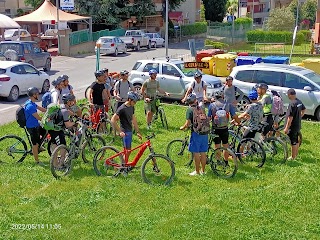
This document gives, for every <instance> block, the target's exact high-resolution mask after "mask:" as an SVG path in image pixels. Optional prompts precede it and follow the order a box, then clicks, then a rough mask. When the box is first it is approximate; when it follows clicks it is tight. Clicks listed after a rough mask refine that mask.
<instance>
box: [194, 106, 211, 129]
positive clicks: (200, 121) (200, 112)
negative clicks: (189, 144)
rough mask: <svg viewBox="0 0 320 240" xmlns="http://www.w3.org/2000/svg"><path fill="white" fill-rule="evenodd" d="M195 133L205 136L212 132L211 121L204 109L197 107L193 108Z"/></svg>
mask: <svg viewBox="0 0 320 240" xmlns="http://www.w3.org/2000/svg"><path fill="white" fill-rule="evenodd" d="M192 126H193V131H194V132H196V133H198V134H200V135H205V134H208V133H209V131H210V119H209V117H207V115H206V113H205V111H204V109H203V108H201V107H199V106H196V107H193V121H192Z"/></svg>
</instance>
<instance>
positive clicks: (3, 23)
mask: <svg viewBox="0 0 320 240" xmlns="http://www.w3.org/2000/svg"><path fill="white" fill-rule="evenodd" d="M0 28H20V25H19V24H18V23H17V22H15V20H13V19H12V18H10V17H8V16H6V15H3V14H0Z"/></svg>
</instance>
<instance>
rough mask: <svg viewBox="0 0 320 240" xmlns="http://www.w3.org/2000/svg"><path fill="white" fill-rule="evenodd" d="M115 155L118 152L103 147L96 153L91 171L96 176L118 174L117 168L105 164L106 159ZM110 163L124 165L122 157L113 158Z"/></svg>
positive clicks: (112, 148) (108, 147) (109, 147)
mask: <svg viewBox="0 0 320 240" xmlns="http://www.w3.org/2000/svg"><path fill="white" fill-rule="evenodd" d="M117 153H119V150H118V149H116V148H114V147H111V146H104V147H102V148H100V149H99V150H98V151H97V152H96V154H95V155H94V158H93V169H94V171H95V173H96V174H97V175H98V176H115V174H117V173H118V172H119V168H115V167H114V166H111V165H108V164H107V163H106V162H105V160H106V159H107V158H110V157H111V156H113V155H116V154H117ZM112 162H113V163H115V164H119V165H121V164H122V163H124V161H123V157H122V155H119V156H118V157H115V158H113V159H112Z"/></svg>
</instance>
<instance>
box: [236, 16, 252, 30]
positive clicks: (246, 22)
mask: <svg viewBox="0 0 320 240" xmlns="http://www.w3.org/2000/svg"><path fill="white" fill-rule="evenodd" d="M234 25H236V26H238V25H242V26H243V27H244V28H245V27H251V25H252V18H248V17H241V18H237V19H236V20H235V21H234Z"/></svg>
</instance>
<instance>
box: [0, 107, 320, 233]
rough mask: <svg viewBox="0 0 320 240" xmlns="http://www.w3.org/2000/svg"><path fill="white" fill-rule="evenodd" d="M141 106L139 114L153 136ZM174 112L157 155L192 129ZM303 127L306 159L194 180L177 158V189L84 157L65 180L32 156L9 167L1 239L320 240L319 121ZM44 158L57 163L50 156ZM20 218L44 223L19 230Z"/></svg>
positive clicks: (0, 171)
mask: <svg viewBox="0 0 320 240" xmlns="http://www.w3.org/2000/svg"><path fill="white" fill-rule="evenodd" d="M142 105H143V103H142V102H140V103H139V104H138V105H137V107H136V115H137V117H138V121H139V125H140V127H141V130H142V133H143V134H144V135H147V134H148V132H147V130H146V124H145V118H144V111H143V109H142ZM165 110H166V113H167V116H168V122H169V127H170V129H169V131H166V130H164V129H163V128H162V127H161V125H160V122H158V123H156V124H155V125H154V128H153V129H154V131H155V133H156V138H155V139H153V140H152V143H153V145H154V148H155V151H156V152H158V153H165V148H166V145H167V143H168V142H169V141H171V140H172V139H174V138H179V137H184V136H185V134H186V133H184V132H180V131H179V130H178V127H179V126H181V125H182V124H183V123H184V121H185V120H184V119H185V108H182V107H180V106H176V105H165ZM0 132H1V134H2V135H4V134H18V135H20V136H23V131H22V129H20V128H18V125H17V124H16V123H12V124H8V125H4V126H0ZM302 133H303V136H304V142H303V144H302V147H301V150H300V156H299V158H298V160H297V161H294V162H288V163H286V164H285V165H275V164H273V163H272V162H270V161H269V162H268V161H267V162H266V164H265V165H264V167H263V168H261V169H258V168H249V167H246V166H244V165H239V170H238V173H237V174H236V176H235V178H233V179H230V180H223V179H219V178H217V177H216V176H215V175H213V174H212V172H211V171H210V169H209V167H208V166H207V167H208V168H207V170H208V173H207V175H205V176H201V177H190V176H189V175H188V173H189V172H191V171H193V169H188V168H186V167H185V166H183V163H177V164H176V165H177V166H176V177H175V179H174V182H173V184H172V185H171V186H169V187H164V186H149V185H147V184H145V183H143V182H142V179H141V176H140V171H139V170H135V171H133V172H131V173H129V175H128V177H124V176H120V177H119V178H116V179H110V178H104V177H98V176H96V175H95V173H94V171H93V168H92V166H91V165H87V164H84V163H83V162H82V160H80V159H78V160H77V161H75V164H74V168H73V170H72V172H71V174H70V175H69V177H67V178H65V179H63V180H59V181H57V180H55V179H54V178H53V177H52V175H51V173H50V170H49V167H45V168H43V167H40V166H35V164H34V160H33V158H32V156H28V157H27V158H26V159H25V161H24V162H23V163H21V164H14V163H12V164H0V191H1V195H0V239H98V238H101V239H319V236H320V206H319V199H320V191H319V190H320V189H319V188H320V187H319V186H320V168H319V162H318V159H319V158H320V153H319V149H320V142H319V141H318V136H319V135H320V128H319V124H318V123H314V122H310V121H303V129H302ZM135 144H138V140H137V138H136V137H134V145H135ZM117 146H118V147H119V146H120V141H117ZM40 155H41V156H40V160H41V161H43V162H44V163H46V164H48V163H49V160H48V155H46V154H44V153H41V154H40ZM142 159H144V158H142ZM139 165H140V166H141V164H139ZM14 224H45V225H44V226H43V228H40V229H39V228H38V227H37V229H34V230H19V229H14V227H15V225H14ZM46 224H48V225H46ZM50 224H52V226H50ZM54 224H61V228H60V229H53V228H54V226H55V225H54Z"/></svg>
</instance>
